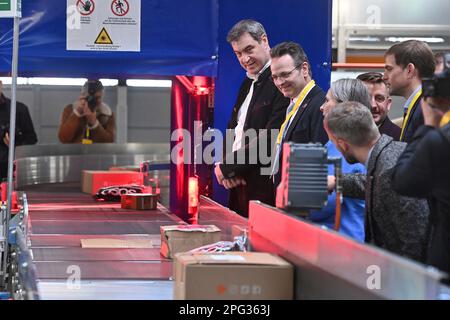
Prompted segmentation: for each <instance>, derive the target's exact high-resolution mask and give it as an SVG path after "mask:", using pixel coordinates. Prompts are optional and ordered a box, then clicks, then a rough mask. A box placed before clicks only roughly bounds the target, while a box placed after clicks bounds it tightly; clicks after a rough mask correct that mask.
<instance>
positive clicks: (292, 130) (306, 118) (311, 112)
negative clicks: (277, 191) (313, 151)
mask: <svg viewBox="0 0 450 320" xmlns="http://www.w3.org/2000/svg"><path fill="white" fill-rule="evenodd" d="M324 102H325V92H323V90H322V89H321V88H320V87H319V86H317V85H315V86H314V87H313V88H312V89H311V91H310V92H309V93H308V95H307V96H306V97H305V100H304V101H303V102H302V104H301V105H300V107H299V109H298V111H297V114H296V115H295V117H294V119H293V120H292V122H291V124H290V126H289V128H288V129H287V132H286V135H285V137H284V139H283V141H282V143H284V142H289V141H292V142H295V143H309V142H314V143H316V142H320V143H322V144H323V145H324V144H325V143H327V141H328V135H327V133H326V131H325V129H324V128H323V114H322V112H321V111H320V107H321V106H322V104H323V103H324ZM281 159H283V155H282V154H281V155H280V162H279V168H280V169H279V170H278V172H277V173H276V174H275V177H274V182H275V183H274V185H275V186H278V184H279V183H280V181H281V172H282V163H281Z"/></svg>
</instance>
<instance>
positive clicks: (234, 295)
mask: <svg viewBox="0 0 450 320" xmlns="http://www.w3.org/2000/svg"><path fill="white" fill-rule="evenodd" d="M174 277H175V287H174V290H175V291H174V298H175V299H176V300H184V299H186V300H222V299H226V300H267V299H272V300H291V299H292V298H293V293H294V269H293V266H292V265H291V264H290V263H289V262H287V261H285V260H283V259H282V258H280V257H278V256H276V255H272V254H270V253H264V252H222V253H178V254H176V255H175V260H174Z"/></svg>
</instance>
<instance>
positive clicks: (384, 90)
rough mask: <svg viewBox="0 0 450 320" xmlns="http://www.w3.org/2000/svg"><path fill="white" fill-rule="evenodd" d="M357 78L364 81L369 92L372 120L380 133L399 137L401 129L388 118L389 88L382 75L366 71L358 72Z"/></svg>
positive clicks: (390, 99) (390, 101)
mask: <svg viewBox="0 0 450 320" xmlns="http://www.w3.org/2000/svg"><path fill="white" fill-rule="evenodd" d="M357 79H359V80H361V81H362V82H364V84H365V85H366V87H367V89H368V90H369V94H370V105H371V108H372V109H371V111H372V116H373V120H375V123H376V124H377V127H378V130H379V131H380V133H381V134H383V133H384V134H386V135H388V136H391V137H392V138H394V140H395V141H398V140H399V139H400V134H401V129H400V127H398V126H397V125H396V124H394V123H393V122H392V121H391V119H389V116H388V113H389V110H390V109H391V105H392V98H391V97H390V96H389V89H388V87H387V85H386V82H384V81H383V75H382V74H381V73H379V72H366V73H363V74H360V75H359V76H358V77H357Z"/></svg>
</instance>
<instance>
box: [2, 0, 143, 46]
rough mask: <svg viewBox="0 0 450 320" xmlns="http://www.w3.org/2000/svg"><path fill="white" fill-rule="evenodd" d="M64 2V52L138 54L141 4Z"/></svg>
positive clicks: (134, 1) (129, 1)
mask: <svg viewBox="0 0 450 320" xmlns="http://www.w3.org/2000/svg"><path fill="white" fill-rule="evenodd" d="M0 1H2V0H0ZM66 1H67V9H68V10H67V21H68V22H69V21H70V22H72V21H75V22H76V21H78V23H73V24H74V27H68V28H67V43H66V49H67V50H88V51H91V50H92V51H141V0H66ZM75 8H76V10H75ZM69 9H70V10H69ZM75 14H76V15H77V16H74V15H75ZM75 26H76V27H75Z"/></svg>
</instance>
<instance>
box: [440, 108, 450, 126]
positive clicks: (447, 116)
mask: <svg viewBox="0 0 450 320" xmlns="http://www.w3.org/2000/svg"><path fill="white" fill-rule="evenodd" d="M449 122H450V111H447V112H446V113H445V114H444V116H443V117H442V119H441V123H440V124H439V126H440V127H443V126H445V125H446V124H447V123H449Z"/></svg>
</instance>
